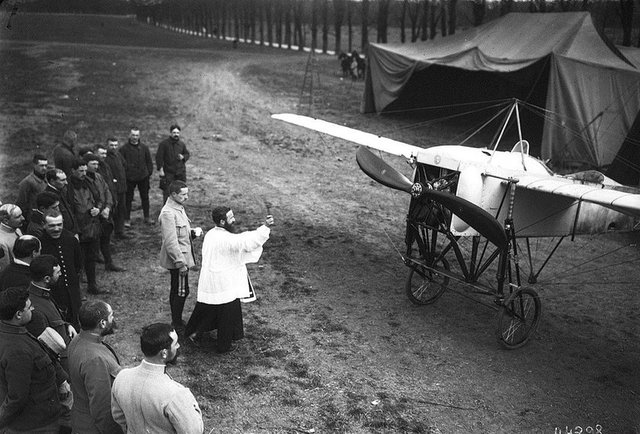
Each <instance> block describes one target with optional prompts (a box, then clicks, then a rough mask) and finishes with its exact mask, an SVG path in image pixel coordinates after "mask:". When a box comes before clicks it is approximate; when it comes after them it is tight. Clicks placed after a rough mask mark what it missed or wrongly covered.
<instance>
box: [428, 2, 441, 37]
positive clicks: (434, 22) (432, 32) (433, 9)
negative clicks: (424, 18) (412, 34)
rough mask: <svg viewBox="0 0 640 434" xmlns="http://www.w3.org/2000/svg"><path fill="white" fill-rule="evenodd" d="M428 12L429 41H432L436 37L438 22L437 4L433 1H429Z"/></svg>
mask: <svg viewBox="0 0 640 434" xmlns="http://www.w3.org/2000/svg"><path fill="white" fill-rule="evenodd" d="M429 11H430V12H429V39H433V38H435V37H436V33H438V20H439V18H440V11H439V9H438V3H436V2H435V1H433V0H432V1H430V2H429Z"/></svg>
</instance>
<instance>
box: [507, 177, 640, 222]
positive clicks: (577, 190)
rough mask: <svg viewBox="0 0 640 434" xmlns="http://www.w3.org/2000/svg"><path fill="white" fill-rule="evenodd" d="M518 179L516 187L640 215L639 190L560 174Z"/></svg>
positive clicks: (635, 215)
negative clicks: (593, 182) (624, 188)
mask: <svg viewBox="0 0 640 434" xmlns="http://www.w3.org/2000/svg"><path fill="white" fill-rule="evenodd" d="M518 179H519V182H518V183H517V184H516V188H524V189H527V190H532V191H543V192H546V193H551V194H555V195H559V196H565V197H569V198H573V199H576V200H580V201H584V202H589V203H594V204H597V205H601V206H604V207H606V208H609V209H612V210H614V211H618V212H621V213H623V214H627V215H631V216H634V217H640V191H623V190H619V189H616V187H615V186H609V185H604V184H583V183H579V182H576V181H574V180H572V179H569V178H564V177H560V176H553V177H549V178H541V177H539V176H520V177H518Z"/></svg>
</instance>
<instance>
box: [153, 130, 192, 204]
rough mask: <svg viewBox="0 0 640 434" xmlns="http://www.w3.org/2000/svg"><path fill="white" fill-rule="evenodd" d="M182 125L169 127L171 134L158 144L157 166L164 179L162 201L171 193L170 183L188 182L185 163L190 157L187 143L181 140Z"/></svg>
mask: <svg viewBox="0 0 640 434" xmlns="http://www.w3.org/2000/svg"><path fill="white" fill-rule="evenodd" d="M180 131H181V130H180V126H179V125H177V124H173V125H171V127H169V132H170V135H169V137H167V138H166V139H164V140H163V141H162V142H160V144H159V145H158V152H156V168H157V169H158V172H159V174H160V179H161V180H162V185H163V188H162V199H163V200H162V203H163V204H164V203H165V202H166V201H167V198H168V197H169V195H170V194H171V193H170V192H169V185H171V183H172V182H173V181H182V182H187V168H186V166H185V163H186V162H187V160H188V159H189V157H190V154H189V150H188V149H187V145H185V144H184V142H183V141H182V140H180Z"/></svg>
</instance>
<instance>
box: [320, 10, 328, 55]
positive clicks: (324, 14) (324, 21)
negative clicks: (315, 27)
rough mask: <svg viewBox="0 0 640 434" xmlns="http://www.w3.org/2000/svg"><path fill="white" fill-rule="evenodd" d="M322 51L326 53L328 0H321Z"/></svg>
mask: <svg viewBox="0 0 640 434" xmlns="http://www.w3.org/2000/svg"><path fill="white" fill-rule="evenodd" d="M321 15H322V52H323V53H326V52H327V51H328V49H329V48H328V47H329V0H323V1H322V9H321Z"/></svg>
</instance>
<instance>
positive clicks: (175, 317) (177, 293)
mask: <svg viewBox="0 0 640 434" xmlns="http://www.w3.org/2000/svg"><path fill="white" fill-rule="evenodd" d="M188 198H189V188H188V187H187V184H186V183H184V182H183V181H173V182H172V183H171V185H170V186H169V198H168V199H167V202H166V203H165V204H164V206H163V207H162V210H161V211H160V216H159V217H158V222H159V223H160V230H161V232H162V246H161V247H160V266H162V267H164V268H166V269H167V270H169V273H170V274H171V289H170V292H169V305H170V306H171V324H172V325H173V327H175V329H176V331H178V332H179V333H181V332H182V331H184V321H183V320H182V311H183V310H184V303H185V301H186V299H187V296H188V295H189V268H191V267H193V266H194V265H195V264H196V262H195V255H194V254H193V245H192V243H191V240H192V239H193V238H195V237H197V236H200V235H201V234H202V229H200V228H195V229H193V230H192V229H191V220H189V217H187V213H186V211H185V209H184V203H185V202H186V201H187V199H188Z"/></svg>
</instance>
